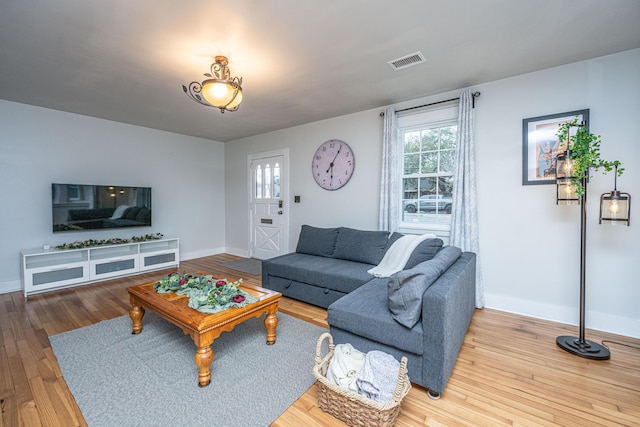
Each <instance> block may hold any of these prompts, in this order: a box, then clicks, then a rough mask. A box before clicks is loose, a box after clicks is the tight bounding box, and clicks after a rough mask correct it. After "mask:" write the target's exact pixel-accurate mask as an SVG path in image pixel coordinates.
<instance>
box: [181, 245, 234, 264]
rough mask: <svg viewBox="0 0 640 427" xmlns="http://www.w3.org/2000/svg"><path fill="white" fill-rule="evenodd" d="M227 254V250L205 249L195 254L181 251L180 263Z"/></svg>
mask: <svg viewBox="0 0 640 427" xmlns="http://www.w3.org/2000/svg"><path fill="white" fill-rule="evenodd" d="M224 252H225V248H211V249H203V250H201V251H195V252H182V251H180V261H187V260H189V259H195V258H202V257H205V256H211V255H218V254H221V253H224Z"/></svg>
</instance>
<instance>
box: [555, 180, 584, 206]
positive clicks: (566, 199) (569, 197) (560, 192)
mask: <svg viewBox="0 0 640 427" xmlns="http://www.w3.org/2000/svg"><path fill="white" fill-rule="evenodd" d="M556 204H557V205H579V204H580V197H579V196H578V193H576V189H575V186H574V185H573V184H572V183H571V178H560V179H558V180H556Z"/></svg>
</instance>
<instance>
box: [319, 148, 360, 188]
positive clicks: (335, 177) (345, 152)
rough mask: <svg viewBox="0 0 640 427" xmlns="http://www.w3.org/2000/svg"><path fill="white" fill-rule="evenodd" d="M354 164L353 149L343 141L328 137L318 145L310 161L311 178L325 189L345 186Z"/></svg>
mask: <svg viewBox="0 0 640 427" xmlns="http://www.w3.org/2000/svg"><path fill="white" fill-rule="evenodd" d="M355 165H356V159H355V158H354V156H353V150H351V147H349V144H347V143H346V142H344V141H340V140H339V139H330V140H329V141H327V142H325V143H323V144H322V145H320V147H318V149H317V150H316V153H315V154H314V155H313V161H312V162H311V173H313V179H315V180H316V182H317V183H318V185H319V186H320V187H322V188H324V189H325V190H330V191H331V190H337V189H339V188H342V187H344V186H345V184H346V183H347V182H349V179H350V178H351V175H353V169H354V167H355Z"/></svg>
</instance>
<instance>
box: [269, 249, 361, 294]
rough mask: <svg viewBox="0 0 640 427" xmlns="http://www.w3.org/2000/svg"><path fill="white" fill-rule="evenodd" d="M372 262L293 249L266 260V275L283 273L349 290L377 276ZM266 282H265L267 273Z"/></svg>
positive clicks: (332, 287)
mask: <svg viewBox="0 0 640 427" xmlns="http://www.w3.org/2000/svg"><path fill="white" fill-rule="evenodd" d="M371 267H373V266H372V265H370V264H363V263H359V262H353V261H347V260H343V259H335V258H327V257H322V256H316V255H308V254H300V253H291V254H286V255H282V256H279V257H275V258H270V259H268V260H265V261H263V262H262V271H263V276H264V274H265V273H266V275H267V276H273V277H281V278H285V279H288V280H291V281H294V282H300V283H307V284H309V285H314V286H319V287H321V288H326V289H332V290H335V291H339V292H343V293H349V292H351V291H353V290H354V289H356V288H358V287H360V286H362V285H363V284H364V283H366V282H368V281H369V280H371V279H372V278H373V276H372V275H370V274H369V273H367V270H368V269H370V268H371ZM263 282H265V280H264V277H263Z"/></svg>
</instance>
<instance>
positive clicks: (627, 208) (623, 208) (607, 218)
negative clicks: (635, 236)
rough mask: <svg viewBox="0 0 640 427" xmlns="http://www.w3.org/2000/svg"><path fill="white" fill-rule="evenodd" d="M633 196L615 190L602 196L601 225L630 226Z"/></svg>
mask: <svg viewBox="0 0 640 427" xmlns="http://www.w3.org/2000/svg"><path fill="white" fill-rule="evenodd" d="M630 212H631V196H630V195H629V194H627V193H621V192H620V191H617V190H613V191H612V192H610V193H604V194H603V195H602V196H600V224H610V225H629V214H630Z"/></svg>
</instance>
